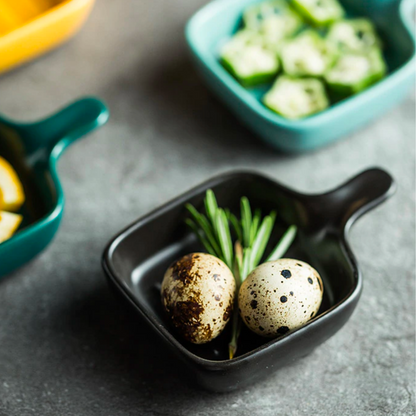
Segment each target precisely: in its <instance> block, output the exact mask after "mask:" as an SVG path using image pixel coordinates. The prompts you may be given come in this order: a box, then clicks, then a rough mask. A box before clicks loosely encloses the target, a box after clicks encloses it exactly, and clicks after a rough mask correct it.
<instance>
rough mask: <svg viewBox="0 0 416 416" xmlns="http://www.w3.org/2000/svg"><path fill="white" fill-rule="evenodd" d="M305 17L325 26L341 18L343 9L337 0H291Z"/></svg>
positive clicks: (343, 12) (317, 24)
mask: <svg viewBox="0 0 416 416" xmlns="http://www.w3.org/2000/svg"><path fill="white" fill-rule="evenodd" d="M292 1H293V4H294V6H295V7H296V8H297V9H298V10H299V13H301V14H302V15H303V16H304V17H305V19H307V20H309V21H310V22H311V23H312V24H313V25H315V26H326V25H328V24H330V23H332V22H335V21H336V20H339V19H341V18H342V17H343V16H344V14H345V11H344V9H343V8H342V6H341V4H340V3H339V2H338V1H337V0H292Z"/></svg>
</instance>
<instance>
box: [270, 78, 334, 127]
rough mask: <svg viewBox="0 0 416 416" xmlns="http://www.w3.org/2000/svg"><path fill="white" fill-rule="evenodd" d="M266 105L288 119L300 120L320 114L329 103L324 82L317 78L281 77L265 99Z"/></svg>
mask: <svg viewBox="0 0 416 416" xmlns="http://www.w3.org/2000/svg"><path fill="white" fill-rule="evenodd" d="M263 102H264V104H265V105H266V106H267V107H269V108H270V109H271V110H273V111H274V112H276V113H278V114H280V115H281V116H283V117H285V118H288V119H298V118H303V117H307V116H310V115H312V114H315V113H318V112H319V111H322V110H324V109H325V108H327V107H328V105H329V101H328V98H327V95H326V92H325V87H324V84H323V82H322V81H320V80H318V79H315V78H292V77H289V76H286V75H282V76H280V77H279V78H278V79H277V80H276V82H275V83H274V85H273V87H272V88H271V90H270V91H269V92H268V93H267V94H266V95H265V96H264V98H263Z"/></svg>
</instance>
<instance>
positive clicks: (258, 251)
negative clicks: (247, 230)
mask: <svg viewBox="0 0 416 416" xmlns="http://www.w3.org/2000/svg"><path fill="white" fill-rule="evenodd" d="M272 227H273V220H272V218H270V217H269V216H266V217H264V219H263V222H262V224H261V226H260V229H259V232H258V233H257V236H256V239H255V240H254V242H253V245H252V251H251V256H250V268H251V270H253V269H254V268H255V267H257V265H258V264H259V263H260V260H261V258H262V257H263V254H264V250H265V249H266V246H267V243H268V241H269V238H270V234H271V232H272ZM251 270H250V271H251Z"/></svg>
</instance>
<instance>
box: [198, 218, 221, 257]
mask: <svg viewBox="0 0 416 416" xmlns="http://www.w3.org/2000/svg"><path fill="white" fill-rule="evenodd" d="M199 224H200V226H201V228H202V229H203V231H204V233H205V235H206V236H207V239H208V241H209V242H210V244H211V246H212V248H213V249H214V250H215V252H216V253H218V255H221V248H220V246H219V244H218V242H217V240H216V238H215V231H214V229H213V228H212V225H211V224H210V223H209V221H208V219H207V217H206V216H205V215H203V214H200V216H199Z"/></svg>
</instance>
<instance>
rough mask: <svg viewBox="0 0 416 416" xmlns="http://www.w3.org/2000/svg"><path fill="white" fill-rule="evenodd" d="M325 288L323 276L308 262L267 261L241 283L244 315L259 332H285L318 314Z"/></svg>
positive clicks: (240, 302)
mask: <svg viewBox="0 0 416 416" xmlns="http://www.w3.org/2000/svg"><path fill="white" fill-rule="evenodd" d="M323 289H324V287H323V284H322V279H321V277H320V276H319V274H318V272H317V271H316V270H315V269H314V268H313V267H311V266H310V265H309V264H308V263H305V262H303V261H299V260H293V259H280V260H276V261H270V262H267V263H263V264H261V265H260V266H258V267H257V268H256V269H254V270H253V271H252V272H251V273H250V274H249V275H248V276H247V278H246V280H245V281H244V282H243V284H242V285H241V288H240V291H239V295H238V306H239V308H240V314H241V318H242V319H243V321H244V323H245V324H246V325H247V326H248V327H249V328H250V329H251V330H252V331H253V332H255V333H256V334H259V335H262V336H265V337H276V336H279V335H283V334H285V333H287V332H289V331H292V330H294V329H297V328H300V327H301V326H303V325H305V324H306V322H308V321H309V320H310V319H311V318H313V317H314V316H315V315H316V314H317V312H318V310H319V307H320V306H321V302H322V295H323Z"/></svg>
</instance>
